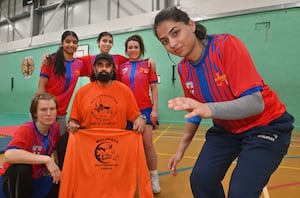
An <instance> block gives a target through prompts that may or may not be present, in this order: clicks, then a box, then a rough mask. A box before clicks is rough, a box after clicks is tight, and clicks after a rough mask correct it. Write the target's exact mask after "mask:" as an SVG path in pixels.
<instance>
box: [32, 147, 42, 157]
mask: <svg viewBox="0 0 300 198" xmlns="http://www.w3.org/2000/svg"><path fill="white" fill-rule="evenodd" d="M42 149H43V148H42V146H37V145H36V146H32V153H34V154H37V155H39V154H41V152H42Z"/></svg>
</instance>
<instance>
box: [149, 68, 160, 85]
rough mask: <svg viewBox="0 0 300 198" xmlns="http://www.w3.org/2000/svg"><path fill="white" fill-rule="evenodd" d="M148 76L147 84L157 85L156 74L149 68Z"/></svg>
mask: <svg viewBox="0 0 300 198" xmlns="http://www.w3.org/2000/svg"><path fill="white" fill-rule="evenodd" d="M149 70H150V74H149V84H150V83H158V78H157V73H156V71H153V70H152V68H151V66H149Z"/></svg>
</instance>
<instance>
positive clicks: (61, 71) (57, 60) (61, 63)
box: [48, 30, 79, 76]
mask: <svg viewBox="0 0 300 198" xmlns="http://www.w3.org/2000/svg"><path fill="white" fill-rule="evenodd" d="M69 35H71V36H73V37H75V38H76V39H77V41H78V40H79V39H78V36H77V34H76V33H75V32H73V31H70V30H67V31H65V32H64V33H63V34H62V35H61V44H62V43H63V42H64V40H65V39H66V38H67V36H69ZM53 60H54V73H55V74H56V75H58V76H64V75H65V73H66V68H65V56H64V51H63V47H62V46H60V47H59V48H58V50H57V51H56V53H53V54H51V56H50V57H49V59H48V62H49V63H53Z"/></svg>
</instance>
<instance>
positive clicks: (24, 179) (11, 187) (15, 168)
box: [2, 164, 58, 198]
mask: <svg viewBox="0 0 300 198" xmlns="http://www.w3.org/2000/svg"><path fill="white" fill-rule="evenodd" d="M2 189H3V192H4V194H5V195H6V196H7V197H8V198H30V197H31V195H32V189H33V187H32V166H31V164H12V165H10V166H9V167H8V168H7V170H6V171H5V173H4V174H3V176H2ZM57 197H58V185H53V187H52V188H51V190H50V192H49V193H48V195H47V196H46V198H57Z"/></svg>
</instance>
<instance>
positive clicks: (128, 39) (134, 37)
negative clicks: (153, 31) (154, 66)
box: [125, 34, 146, 56]
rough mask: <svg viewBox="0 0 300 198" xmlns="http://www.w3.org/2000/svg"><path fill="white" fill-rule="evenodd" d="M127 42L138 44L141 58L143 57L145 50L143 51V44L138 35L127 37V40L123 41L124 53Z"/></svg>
mask: <svg viewBox="0 0 300 198" xmlns="http://www.w3.org/2000/svg"><path fill="white" fill-rule="evenodd" d="M129 41H136V42H138V43H139V45H140V50H141V56H144V54H145V51H146V50H145V46H144V42H143V39H142V37H141V36H140V35H138V34H135V35H132V36H130V37H128V38H127V40H126V41H125V52H127V44H128V42H129Z"/></svg>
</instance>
